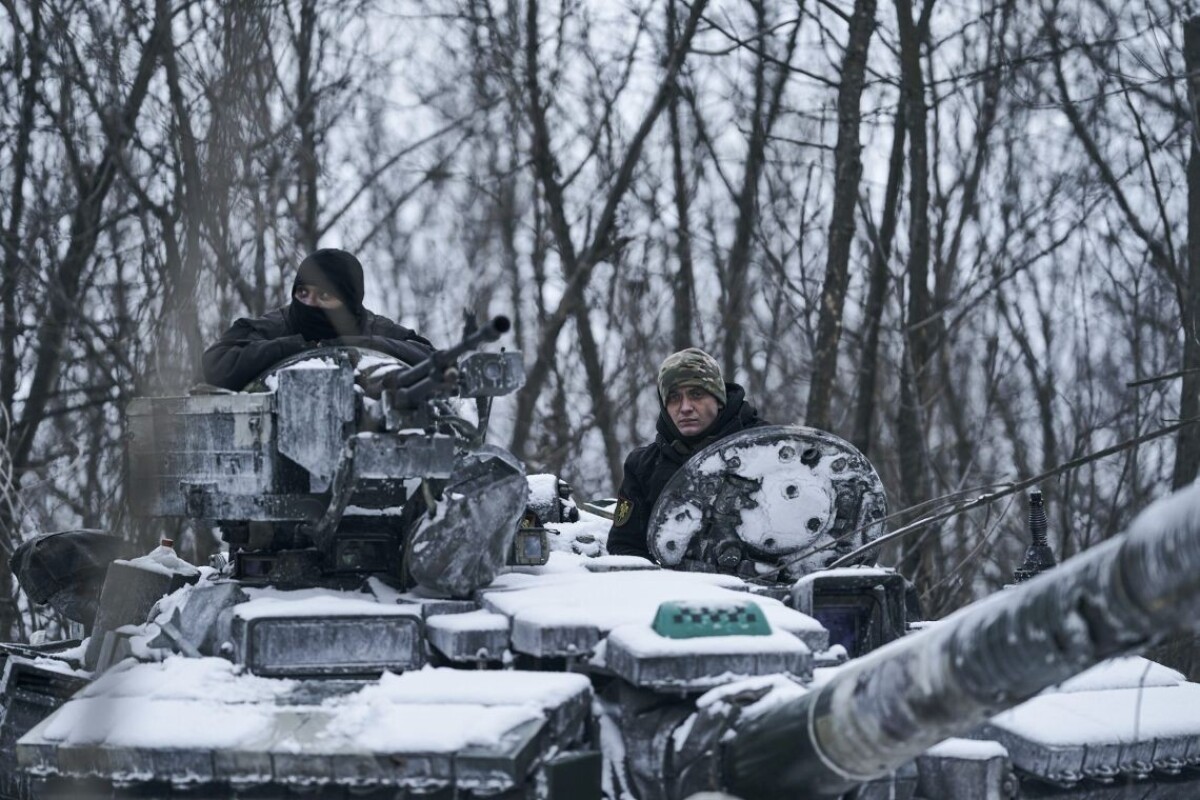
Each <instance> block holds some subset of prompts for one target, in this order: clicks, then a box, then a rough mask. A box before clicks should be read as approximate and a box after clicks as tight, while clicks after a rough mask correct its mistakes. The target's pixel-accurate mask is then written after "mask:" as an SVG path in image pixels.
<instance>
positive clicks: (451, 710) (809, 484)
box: [0, 321, 1200, 800]
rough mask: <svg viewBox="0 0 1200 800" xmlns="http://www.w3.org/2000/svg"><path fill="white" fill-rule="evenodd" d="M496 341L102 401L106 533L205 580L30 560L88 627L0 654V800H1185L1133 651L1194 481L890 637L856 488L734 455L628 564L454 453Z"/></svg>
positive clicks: (899, 606)
mask: <svg viewBox="0 0 1200 800" xmlns="http://www.w3.org/2000/svg"><path fill="white" fill-rule="evenodd" d="M504 327H505V325H504V324H503V321H495V322H493V324H491V325H488V326H485V327H484V328H483V329H481V330H480V331H477V332H474V333H471V334H470V335H468V336H467V337H465V339H464V342H463V343H462V344H461V345H460V346H458V347H456V348H452V349H451V350H448V351H444V352H441V353H438V354H437V355H436V356H435V357H433V358H431V359H430V361H429V362H427V363H424V364H419V365H402V364H398V363H396V362H394V361H392V360H390V359H387V358H385V357H382V356H379V355H378V354H373V353H370V352H366V351H360V350H349V349H334V350H328V351H319V352H310V353H307V354H305V357H303V358H300V359H297V360H294V361H291V362H285V363H283V364H280V365H277V366H276V367H275V368H274V369H272V370H271V371H270V372H269V373H268V374H267V375H264V376H262V379H261V380H260V381H257V382H256V384H254V385H252V386H251V387H250V389H251V390H250V391H246V392H241V393H215V394H200V395H192V396H188V397H179V398H146V399H141V400H137V401H135V402H134V403H133V404H132V406H131V407H130V408H129V411H128V418H129V422H128V425H129V433H130V439H129V448H130V461H131V465H132V466H131V475H130V480H131V481H132V483H131V498H132V502H133V507H134V508H135V510H136V511H137V512H138V513H139V514H141V515H143V516H146V517H148V518H151V519H162V520H178V519H190V520H193V521H197V522H198V523H200V524H205V525H208V524H211V525H212V526H213V528H214V529H215V530H218V531H219V532H220V533H221V536H222V538H223V539H224V541H225V542H226V543H227V545H228V553H229V557H228V560H225V559H222V558H218V559H216V560H215V562H214V563H213V564H210V565H203V566H199V567H193V566H191V565H187V564H186V563H180V562H179V560H178V559H177V557H175V556H174V554H173V552H170V546H169V544H166V543H164V544H163V545H162V547H161V548H160V549H159V550H158V551H156V552H155V553H154V554H151V555H149V556H143V557H141V558H127V557H126V558H120V557H117V556H118V555H119V554H118V553H116V551H115V550H112V549H111V548H112V547H114V546H115V545H114V544H113V541H112V540H111V538H110V539H104V540H99V539H95V538H94V537H93V536H91V535H90V534H95V535H96V536H103V534H101V533H97V532H76V535H71V536H64V535H61V534H53V535H52V537H53V538H47V539H45V540H38V541H40V544H41V548H42V549H44V548H47V547H60V548H61V547H66V546H67V545H68V544H69V545H71V546H72V547H77V548H79V547H82V548H83V550H84V551H85V553H84V555H86V558H85V557H82V556H80V557H79V558H77V559H76V560H77V561H78V562H79V563H80V564H81V565H82V566H80V568H79V569H77V570H75V571H72V572H70V575H82V576H85V577H86V579H87V580H86V583H83V582H82V581H83V579H82V578H80V579H79V580H80V584H79V588H77V590H76V591H72V592H64V591H62V589H61V587H58V586H56V585H54V584H55V578H54V576H55V575H56V573H55V570H54V569H52V568H50V567H47V564H50V565H51V566H53V564H55V563H58V562H57V561H56V560H55V559H54V558H52V557H51V558H49V560H47V558H46V557H44V554H43V555H39V557H38V558H37V559H35V558H34V557H33V556H34V551H39V548H38V547H37V546H34V545H31V546H30V550H29V551H28V560H29V561H30V563H37V564H39V565H40V566H39V568H38V569H37V570H31V571H28V572H27V574H28V575H30V576H33V578H32V579H34V580H36V581H38V583H39V586H38V591H37V597H38V598H44V599H45V600H46V601H47V602H51V603H53V602H56V598H58V599H59V600H61V601H62V603H63V606H64V608H67V609H69V610H70V611H71V613H72V614H74V615H75V616H76V617H86V619H83V620H81V623H83V624H87V625H90V626H91V627H90V630H89V635H88V637H87V638H86V639H85V640H83V641H66V642H57V643H45V644H39V645H28V644H20V645H18V644H12V645H3V646H0V658H3V672H2V675H0V682H2V685H0V714H2V715H3V717H2V718H0V797H4V798H20V800H26V799H27V798H91V797H96V798H100V797H103V798H113V797H141V798H147V797H150V798H174V797H179V798H184V797H187V798H201V797H203V798H240V797H245V798H252V797H253V798H265V797H271V798H274V797H292V796H295V797H321V798H362V797H366V798H410V797H412V798H416V797H422V798H424V797H429V798H483V797H487V798H514V799H515V798H551V799H557V800H563V799H565V798H572V799H573V800H574V799H579V800H588V799H589V798H597V799H598V798H612V799H613V800H616V799H617V798H622V800H623V799H624V798H639V799H640V800H658V799H661V800H676V799H677V798H678V799H682V798H686V797H703V796H708V797H714V796H721V797H742V798H747V799H748V798H780V797H813V798H823V797H831V798H832V797H846V798H857V799H858V800H868V799H869V798H895V799H898V800H949V799H950V798H954V800H961V799H962V798H981V799H983V800H1002V799H1006V798H1034V797H1037V798H1051V797H1052V798H1062V799H1063V800H1065V799H1066V798H1074V799H1075V800H1085V799H1086V800H1101V799H1102V798H1103V800H1114V799H1115V798H1126V797H1128V798H1133V797H1137V798H1184V797H1187V798H1194V797H1197V796H1200V770H1198V769H1197V768H1198V767H1200V686H1197V685H1195V684H1192V683H1189V682H1187V681H1185V680H1184V679H1183V677H1182V676H1181V675H1179V674H1178V673H1176V672H1174V671H1172V670H1169V669H1167V668H1165V667H1162V666H1161V665H1156V664H1154V663H1153V662H1149V661H1146V660H1144V659H1140V658H1137V657H1136V656H1134V655H1133V654H1135V653H1136V652H1138V651H1139V650H1141V649H1144V648H1146V647H1147V646H1149V645H1150V644H1152V643H1153V642H1155V641H1156V640H1157V639H1158V638H1161V637H1162V636H1165V635H1167V634H1168V633H1170V632H1171V631H1175V630H1179V629H1181V628H1183V627H1186V626H1188V625H1191V624H1194V622H1193V621H1194V620H1196V619H1198V618H1200V613H1198V612H1200V488H1197V487H1193V488H1191V489H1188V490H1186V491H1184V492H1181V493H1179V494H1177V495H1175V496H1173V497H1171V498H1168V499H1167V500H1165V501H1163V502H1161V503H1159V504H1158V505H1156V506H1154V507H1152V508H1150V509H1147V510H1146V511H1145V512H1144V513H1143V514H1142V515H1141V516H1140V517H1138V519H1137V521H1136V522H1135V523H1134V524H1133V525H1132V526H1131V529H1130V531H1129V532H1128V533H1126V534H1125V535H1123V536H1121V537H1119V538H1118V539H1114V540H1112V541H1110V542H1107V543H1105V544H1104V545H1102V546H1100V547H1097V548H1094V549H1093V550H1091V551H1089V552H1087V553H1084V554H1082V555H1081V556H1078V557H1076V558H1074V559H1071V560H1070V561H1067V562H1065V563H1063V564H1062V565H1059V566H1056V567H1054V568H1053V569H1049V570H1047V571H1045V572H1044V573H1042V574H1041V575H1039V576H1037V577H1033V578H1031V579H1029V580H1027V581H1024V582H1022V583H1021V584H1020V585H1018V586H1014V587H1011V588H1008V589H1005V590H1003V591H1001V592H998V593H997V594H995V595H993V596H991V597H989V598H987V599H985V600H984V601H981V602H979V603H977V604H975V605H973V606H971V607H969V608H967V609H964V610H963V611H961V612H959V613H958V614H955V615H954V616H952V617H950V618H948V619H946V620H942V621H936V622H932V621H923V620H921V619H920V618H919V617H920V615H919V609H918V608H917V604H916V603H915V602H913V597H912V593H911V589H910V587H909V585H908V583H907V581H905V579H904V578H903V576H901V575H899V574H898V573H896V572H895V571H894V570H890V569H886V568H881V567H878V566H875V565H874V563H873V558H872V556H871V552H870V550H871V548H870V544H871V542H872V541H873V540H874V539H875V538H876V537H877V536H879V535H880V534H881V533H882V531H883V527H884V520H885V518H886V513H887V508H886V497H885V496H884V493H883V489H882V485H881V484H880V482H879V479H878V476H877V475H876V474H875V471H874V469H873V468H872V467H871V465H870V463H869V462H868V461H867V460H866V459H865V458H864V457H863V456H862V455H861V454H860V453H858V451H857V450H855V449H854V448H853V447H852V446H851V445H850V444H848V443H846V442H844V441H843V440H841V439H839V438H838V437H836V436H833V435H831V434H829V433H826V432H822V431H816V430H813V429H809V428H802V427H796V426H781V427H772V428H760V429H754V430H751V431H746V432H744V433H742V434H739V435H738V436H735V437H731V438H729V439H726V440H722V441H721V442H718V443H716V444H714V445H711V446H710V447H709V448H706V449H705V450H704V451H702V452H701V453H699V454H697V455H696V456H695V457H694V458H693V459H692V460H691V461H689V463H688V465H687V466H686V467H685V468H684V469H683V470H681V471H680V473H679V474H678V475H677V476H676V479H675V480H673V481H672V482H671V484H670V485H669V486H668V488H667V490H666V491H664V493H663V496H662V497H661V498H660V500H659V503H658V505H657V506H656V508H655V509H654V510H653V512H652V515H651V516H652V518H653V519H654V520H655V528H654V532H653V534H652V540H651V547H652V550H653V551H654V552H655V553H656V555H657V556H658V557H659V561H660V562H661V564H654V563H651V562H649V561H645V560H643V559H638V558H631V557H616V556H608V555H605V554H604V549H603V544H604V538H605V536H606V533H607V529H608V525H609V520H608V519H606V518H605V517H604V509H605V508H606V507H607V506H606V505H605V504H603V503H593V504H583V503H577V502H576V501H575V500H574V499H573V498H572V496H571V491H570V487H569V486H567V485H566V484H565V483H564V482H562V481H560V480H559V479H558V478H556V477H555V476H549V475H537V476H526V475H525V474H524V470H523V467H522V465H521V464H520V463H519V462H518V461H517V460H516V459H514V458H513V457H512V456H511V454H508V453H506V452H505V451H503V450H502V449H499V448H496V447H493V446H489V445H486V444H484V439H485V434H486V420H487V419H488V416H489V412H490V402H491V399H492V398H494V397H498V396H501V395H503V394H507V393H510V392H512V391H515V389H516V388H518V387H519V386H520V383H521V376H522V372H521V356H520V354H519V353H515V352H511V351H510V352H501V353H485V352H470V351H471V350H473V349H474V348H476V347H478V346H479V345H481V344H482V343H483V342H484V341H489V340H494V339H495V338H496V337H497V336H498V335H499V334H500V333H502V329H503V328H504ZM467 403H473V404H474V405H475V411H474V413H473V414H470V415H469V417H470V418H469V419H468V415H467V414H464V413H462V406H463V404H467ZM101 545H103V546H101ZM106 548H109V549H106ZM39 552H40V551H39ZM72 552H74V551H72ZM849 553H856V554H858V555H857V556H856V558H857V560H858V562H859V563H857V564H855V565H854V566H849V567H840V568H837V569H829V568H827V565H828V564H829V563H831V562H833V561H835V560H838V559H844V558H846V557H847V554H849ZM98 554H99V555H98ZM104 554H108V555H107V557H108V558H115V560H112V561H111V563H109V564H108V565H107V571H106V575H105V578H104V580H103V583H102V585H100V582H99V581H98V579H97V578H96V564H97V562H102V561H103V559H104V558H105V557H106V556H105V555H104ZM50 555H51V556H52V555H53V553H52V552H51V553H50ZM73 563H74V562H73ZM662 565H666V567H669V568H664V566H662ZM64 574H65V573H64ZM67 580H73V579H70V577H69V576H68V578H67ZM43 584H48V585H43ZM31 594H32V593H31ZM64 598H65V599H64ZM68 601H69V602H68ZM81 609H82V610H81ZM89 612H90V613H89ZM710 793H715V794H710Z"/></svg>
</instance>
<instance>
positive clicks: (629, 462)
mask: <svg viewBox="0 0 1200 800" xmlns="http://www.w3.org/2000/svg"><path fill="white" fill-rule="evenodd" d="M725 392H726V396H727V398H728V402H727V403H726V404H725V407H724V408H722V409H721V411H720V413H718V414H717V418H716V419H715V420H714V421H713V424H712V425H711V426H710V427H709V428H708V430H707V431H705V432H704V433H702V434H700V435H699V436H697V437H693V438H685V437H684V436H683V435H682V434H680V433H679V430H678V429H677V428H676V427H675V423H673V422H672V421H671V417H670V416H669V415H668V414H667V410H666V409H665V408H661V409H660V411H659V414H658V436H657V437H656V438H655V440H654V443H653V444H648V445H646V446H645V447H639V448H637V449H636V450H634V451H633V452H632V453H630V454H629V457H628V458H626V459H625V475H624V478H623V480H622V481H621V488H620V490H619V491H618V492H617V508H616V518H615V519H614V520H613V526H612V528H611V529H610V531H609V534H608V552H609V554H610V555H614V556H641V557H642V558H648V559H650V560H652V561H653V560H654V559H653V558H652V557H651V555H650V548H649V544H648V542H647V539H646V535H647V533H648V531H647V528H648V527H649V525H650V511H651V510H652V509H653V508H654V504H655V502H657V501H658V496H659V495H660V494H662V490H663V489H664V488H665V487H666V485H667V481H669V480H670V479H671V476H672V475H674V474H675V473H676V472H677V471H678V470H679V468H680V467H682V466H683V464H684V462H686V461H687V460H688V459H689V458H691V456H692V454H694V453H696V452H697V451H699V450H701V449H703V448H704V447H706V446H707V445H709V444H712V443H713V442H715V441H718V440H720V439H724V438H725V437H727V436H732V435H733V434H735V433H737V432H739V431H744V430H746V429H748V428H757V427H760V426H762V425H768V424H770V423H768V422H767V421H766V420H763V419H760V418H759V416H758V410H757V409H755V407H754V406H752V405H750V404H749V403H747V402H746V390H745V389H743V388H742V387H741V386H739V385H738V384H736V383H729V382H728V381H726V383H725Z"/></svg>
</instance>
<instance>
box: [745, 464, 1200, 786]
mask: <svg viewBox="0 0 1200 800" xmlns="http://www.w3.org/2000/svg"><path fill="white" fill-rule="evenodd" d="M1198 617H1200V483H1197V484H1193V485H1192V486H1191V487H1189V488H1187V489H1184V490H1183V491H1181V492H1178V493H1177V494H1175V495H1173V496H1171V497H1168V498H1166V499H1165V500H1162V501H1160V502H1158V503H1156V504H1154V505H1153V506H1151V507H1150V508H1149V509H1147V510H1146V511H1145V512H1143V513H1142V514H1141V515H1140V516H1139V517H1138V518H1137V519H1136V520H1135V521H1134V522H1133V524H1132V526H1131V528H1130V530H1129V532H1128V533H1126V534H1124V535H1122V536H1120V537H1117V538H1114V539H1112V540H1109V541H1108V542H1105V543H1104V544H1102V545H1100V546H1098V547H1095V548H1092V549H1091V550H1089V551H1087V552H1085V553H1083V554H1081V555H1079V556H1076V557H1075V558H1073V559H1071V560H1069V561H1067V562H1065V563H1064V564H1062V565H1061V566H1060V567H1058V568H1057V569H1054V570H1052V571H1050V572H1048V573H1045V574H1043V575H1041V576H1039V577H1037V578H1034V579H1033V580H1030V581H1029V582H1028V583H1024V584H1021V585H1020V586H1019V587H1017V588H1013V589H1009V590H1007V591H1004V592H1001V593H999V594H996V595H993V596H991V597H989V598H987V599H985V600H983V601H980V602H978V603H976V604H974V605H972V606H969V607H968V608H965V609H963V610H962V611H960V612H958V613H957V614H954V615H953V616H951V617H949V618H948V619H946V620H945V621H943V622H941V623H940V624H939V625H937V626H936V627H933V628H931V629H930V630H927V631H923V632H921V633H918V634H913V635H910V636H907V637H905V638H903V639H900V640H898V641H896V642H893V643H892V644H891V645H888V646H886V647H883V648H880V649H879V650H876V651H875V652H873V653H871V654H870V655H868V656H865V657H864V658H862V659H861V660H859V661H857V662H855V663H854V664H853V665H851V666H849V667H847V668H846V669H845V670H844V671H842V672H839V673H838V674H837V675H835V676H834V678H833V679H832V680H830V681H829V682H828V683H827V684H825V685H824V686H822V687H820V688H819V689H816V690H814V691H812V692H810V693H808V694H806V695H804V696H802V697H800V698H797V699H796V700H794V701H792V702H789V703H782V704H779V705H777V706H773V707H771V708H770V709H768V710H766V711H764V712H763V713H761V714H757V715H753V716H750V717H747V718H743V719H742V720H741V721H739V722H738V723H737V725H736V726H735V736H734V737H733V738H732V740H731V741H729V742H728V743H727V745H726V748H725V750H724V756H723V773H724V779H725V781H724V782H725V784H726V786H727V788H728V789H729V790H730V791H732V792H734V793H735V794H737V795H739V796H741V797H745V798H756V797H782V796H804V797H836V796H838V795H840V794H843V793H844V792H846V791H848V790H849V789H850V788H852V787H853V786H855V785H857V784H859V783H862V782H865V781H867V780H871V779H873V778H876V777H879V776H882V775H886V774H887V773H889V772H891V771H893V770H895V769H897V768H899V767H900V766H902V765H903V764H905V763H907V762H909V761H911V760H912V759H914V758H916V757H917V756H918V755H920V754H921V753H922V752H924V751H925V750H926V749H928V748H929V747H931V746H932V745H934V744H936V743H937V742H939V741H941V740H943V739H945V738H947V737H950V736H955V735H960V734H963V733H967V732H969V731H971V730H972V729H974V728H975V727H977V726H978V725H979V724H980V723H981V722H982V721H983V720H985V719H986V718H988V717H990V716H991V715H993V714H995V713H997V712H999V711H1002V710H1004V709H1006V708H1011V707H1013V706H1016V705H1018V704H1020V703H1022V702H1024V701H1025V700H1028V699H1029V698H1031V697H1033V696H1034V695H1035V694H1037V693H1038V692H1040V691H1041V690H1042V689H1045V688H1046V687H1048V686H1051V685H1054V684H1056V683H1060V682H1061V681H1063V680H1065V679H1066V678H1068V677H1070V676H1072V675H1075V674H1077V673H1079V672H1081V671H1083V670H1084V669H1087V668H1088V667H1091V666H1093V665H1095V664H1097V663H1099V662H1100V661H1103V660H1105V659H1107V658H1111V657H1113V656H1116V655H1120V654H1123V653H1129V652H1136V651H1137V650H1140V649H1144V648H1145V647H1147V646H1148V645H1149V644H1151V643H1152V642H1153V641H1154V640H1155V639H1156V638H1157V637H1159V636H1162V635H1165V634H1166V633H1168V632H1170V631H1172V630H1175V629H1180V628H1183V627H1185V626H1189V625H1191V626H1194V625H1196V623H1195V620H1197V618H1198Z"/></svg>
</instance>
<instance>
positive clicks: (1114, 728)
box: [991, 683, 1200, 746]
mask: <svg viewBox="0 0 1200 800" xmlns="http://www.w3.org/2000/svg"><path fill="white" fill-rule="evenodd" d="M991 723H992V724H993V725H996V726H998V727H1000V728H1004V729H1005V730H1007V731H1010V732H1011V733H1014V734H1016V735H1018V736H1021V737H1023V738H1025V739H1028V740H1031V741H1035V742H1040V743H1042V744H1045V745H1051V746H1064V745H1078V744H1106V743H1116V742H1133V741H1146V740H1149V739H1154V738H1165V737H1169V736H1200V685H1198V684H1194V683H1183V684H1180V685H1178V686H1153V687H1149V688H1144V689H1119V690H1113V689H1109V690H1105V691H1077V692H1068V693H1065V694H1064V693H1057V692H1055V693H1049V694H1042V695H1038V696H1037V697H1035V698H1033V699H1032V700H1029V701H1028V702H1026V703H1023V704H1021V705H1020V706H1017V707H1016V708H1014V709H1011V710H1009V711H1005V712H1002V713H1000V714H997V715H996V716H995V717H992V719H991Z"/></svg>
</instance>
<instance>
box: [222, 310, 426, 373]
mask: <svg viewBox="0 0 1200 800" xmlns="http://www.w3.org/2000/svg"><path fill="white" fill-rule="evenodd" d="M361 318H362V328H361V331H362V335H360V336H343V337H342V338H340V339H335V340H333V341H331V342H323V344H344V345H350V346H354V347H368V348H370V349H372V350H378V351H380V352H383V353H387V354H388V355H392V356H395V357H396V358H399V359H401V360H402V361H405V362H407V363H409V364H413V363H416V362H417V361H420V360H422V359H424V358H425V357H427V356H428V355H429V354H430V353H432V352H433V345H431V344H430V343H429V340H427V339H425V338H424V337H422V336H419V335H417V333H416V332H414V331H412V330H410V329H408V328H406V327H404V326H403V325H397V324H396V323H395V322H392V321H391V320H390V319H388V318H387V317H381V316H379V315H378V314H374V313H372V312H370V311H368V310H366V309H365V308H364V309H363V310H362V313H361ZM311 346H312V345H311V344H310V343H308V342H305V341H304V337H303V336H301V335H300V334H299V333H297V331H296V329H295V327H294V326H293V325H292V322H291V320H290V318H289V316H288V308H287V306H284V307H283V308H279V309H276V310H275V311H272V312H270V313H269V314H267V315H266V316H263V317H257V318H254V319H250V318H245V317H243V318H242V319H239V320H238V321H236V322H234V323H233V325H232V326H231V327H230V328H229V330H227V331H225V334H224V335H223V336H222V337H221V338H220V339H218V340H217V341H216V343H215V344H213V345H212V346H211V347H209V348H208V349H207V350H205V351H204V380H205V381H207V382H208V383H211V384H212V385H214V386H220V387H222V388H224V389H232V390H234V391H238V390H240V389H242V388H243V387H244V386H245V385H246V384H248V383H250V381H252V380H254V379H255V378H257V377H258V376H259V375H261V374H262V373H263V372H265V371H266V370H267V369H268V368H269V367H271V366H272V365H273V364H277V363H279V362H280V361H282V360H283V359H285V358H287V357H288V356H291V355H295V354H296V353H299V352H301V351H302V350H306V349H308V348H309V347H311Z"/></svg>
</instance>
